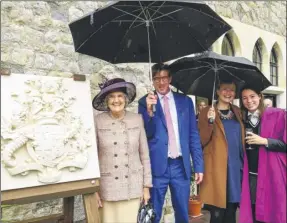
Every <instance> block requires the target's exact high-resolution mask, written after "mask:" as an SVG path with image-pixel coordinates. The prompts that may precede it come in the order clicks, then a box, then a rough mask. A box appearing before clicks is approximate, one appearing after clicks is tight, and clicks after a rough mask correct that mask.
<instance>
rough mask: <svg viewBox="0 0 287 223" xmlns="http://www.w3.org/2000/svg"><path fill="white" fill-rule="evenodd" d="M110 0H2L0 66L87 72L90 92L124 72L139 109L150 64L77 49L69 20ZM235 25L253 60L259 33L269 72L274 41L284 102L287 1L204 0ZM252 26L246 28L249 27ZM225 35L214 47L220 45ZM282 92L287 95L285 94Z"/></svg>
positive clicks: (49, 205) (15, 212)
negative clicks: (116, 60)
mask: <svg viewBox="0 0 287 223" xmlns="http://www.w3.org/2000/svg"><path fill="white" fill-rule="evenodd" d="M105 4H106V2H104V1H102V2H101V1H98V2H96V1H73V2H72V1H47V2H45V1H2V2H1V68H10V69H11V71H12V72H13V73H21V74H23V75H24V74H35V75H44V76H61V77H71V76H72V75H73V74H84V75H86V76H87V77H88V78H89V79H90V81H91V89H92V95H91V96H92V97H93V96H94V95H95V94H96V93H97V92H98V91H99V88H98V84H99V83H101V82H102V80H103V78H111V77H120V76H124V78H125V79H126V80H127V81H131V82H134V83H136V86H137V98H136V100H135V101H134V102H133V104H132V105H131V107H130V110H132V111H137V100H138V99H139V98H140V97H142V96H143V95H145V94H146V93H147V87H149V86H150V83H149V78H148V64H121V65H117V66H115V65H112V64H109V63H107V62H105V61H102V60H99V59H97V58H92V57H89V56H86V55H81V54H78V53H75V52H74V47H73V41H72V36H71V34H70V31H69V27H68V24H69V22H71V21H73V20H75V19H78V18H80V17H81V16H83V15H84V14H87V13H90V12H92V11H94V10H95V9H97V8H98V7H102V6H104V5H105ZM206 4H208V5H210V7H211V8H212V9H214V10H215V11H216V12H217V13H218V14H220V15H221V16H222V17H223V18H224V19H226V21H227V22H229V23H230V25H231V26H233V27H234V30H232V31H231V32H230V34H229V35H230V36H231V41H232V42H233V46H234V51H235V55H236V56H244V57H247V58H249V59H251V60H252V50H253V48H254V44H255V42H256V41H257V40H258V39H260V41H262V46H263V50H264V52H263V58H264V60H265V62H264V63H265V64H266V66H264V69H263V73H264V74H265V75H266V76H267V77H268V78H270V73H269V66H268V64H269V58H270V52H271V50H272V48H273V46H275V47H276V52H277V54H278V58H279V59H278V63H279V64H278V67H279V80H280V81H279V85H278V86H274V87H273V86H272V87H271V89H269V91H268V92H269V93H270V92H271V93H275V94H276V95H278V98H277V99H276V100H278V103H277V104H280V106H281V107H286V102H285V104H284V102H283V101H285V97H286V83H285V82H286V65H285V62H283V61H286V40H285V38H286V2H285V1H242V2H241V1H237V2H236V1H206ZM246 30H248V32H246ZM223 38H224V36H222V37H221V38H220V39H219V40H218V41H216V43H214V45H213V47H212V49H213V50H214V51H216V52H218V53H221V51H222V41H223ZM283 98H284V100H283ZM61 210H62V200H51V201H43V202H39V203H33V204H27V205H20V206H19V205H15V206H12V207H8V208H3V209H2V216H3V218H5V219H10V220H14V221H20V220H24V219H29V218H34V217H39V216H43V215H50V214H55V213H59V212H61ZM172 213H173V210H172V207H171V200H170V196H169V195H167V197H166V202H165V207H164V217H163V220H164V221H165V222H172ZM74 218H75V221H76V222H81V221H83V220H84V218H85V215H84V212H83V205H82V200H81V198H80V197H76V199H75V216H74Z"/></svg>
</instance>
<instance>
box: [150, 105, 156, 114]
mask: <svg viewBox="0 0 287 223" xmlns="http://www.w3.org/2000/svg"><path fill="white" fill-rule="evenodd" d="M151 108H152V112H153V113H155V112H156V107H155V105H152V107H151Z"/></svg>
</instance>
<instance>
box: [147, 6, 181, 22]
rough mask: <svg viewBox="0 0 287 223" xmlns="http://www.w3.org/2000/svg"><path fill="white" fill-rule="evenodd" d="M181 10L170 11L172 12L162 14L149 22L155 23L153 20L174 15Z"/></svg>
mask: <svg viewBox="0 0 287 223" xmlns="http://www.w3.org/2000/svg"><path fill="white" fill-rule="evenodd" d="M182 9H183V8H180V9H177V10H174V11H172V12H169V13H166V14H163V15H161V16H158V17H156V18H154V19H152V20H151V21H155V20H157V19H160V18H162V17H166V16H168V15H171V14H174V13H176V12H178V11H181V10H182Z"/></svg>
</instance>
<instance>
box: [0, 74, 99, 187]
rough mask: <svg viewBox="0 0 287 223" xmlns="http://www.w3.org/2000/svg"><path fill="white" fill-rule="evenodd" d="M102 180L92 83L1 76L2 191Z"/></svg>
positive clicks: (52, 78) (23, 76) (50, 78)
mask: <svg viewBox="0 0 287 223" xmlns="http://www.w3.org/2000/svg"><path fill="white" fill-rule="evenodd" d="M99 177H100V172H99V165H98V154H97V143H96V136H95V129H94V119H93V108H92V102H91V93H90V83H89V81H87V80H86V81H74V80H73V79H72V78H60V77H48V76H36V75H23V74H11V75H10V76H1V191H6V190H12V189H19V188H27V187H36V186H41V185H46V184H55V183H63V182H71V181H78V180H85V179H92V178H93V179H94V178H99Z"/></svg>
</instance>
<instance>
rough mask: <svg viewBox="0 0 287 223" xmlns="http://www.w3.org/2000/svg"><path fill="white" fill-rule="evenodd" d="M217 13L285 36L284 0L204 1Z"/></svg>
mask: <svg viewBox="0 0 287 223" xmlns="http://www.w3.org/2000/svg"><path fill="white" fill-rule="evenodd" d="M205 2H206V3H207V4H208V5H209V6H210V7H211V8H212V9H213V10H214V11H216V12H217V13H218V14H219V15H222V16H225V17H227V18H230V19H235V20H237V21H240V22H242V23H246V24H248V25H252V26H256V27H258V28H261V29H263V30H266V31H269V32H272V33H276V34H278V35H281V36H286V1H205Z"/></svg>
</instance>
